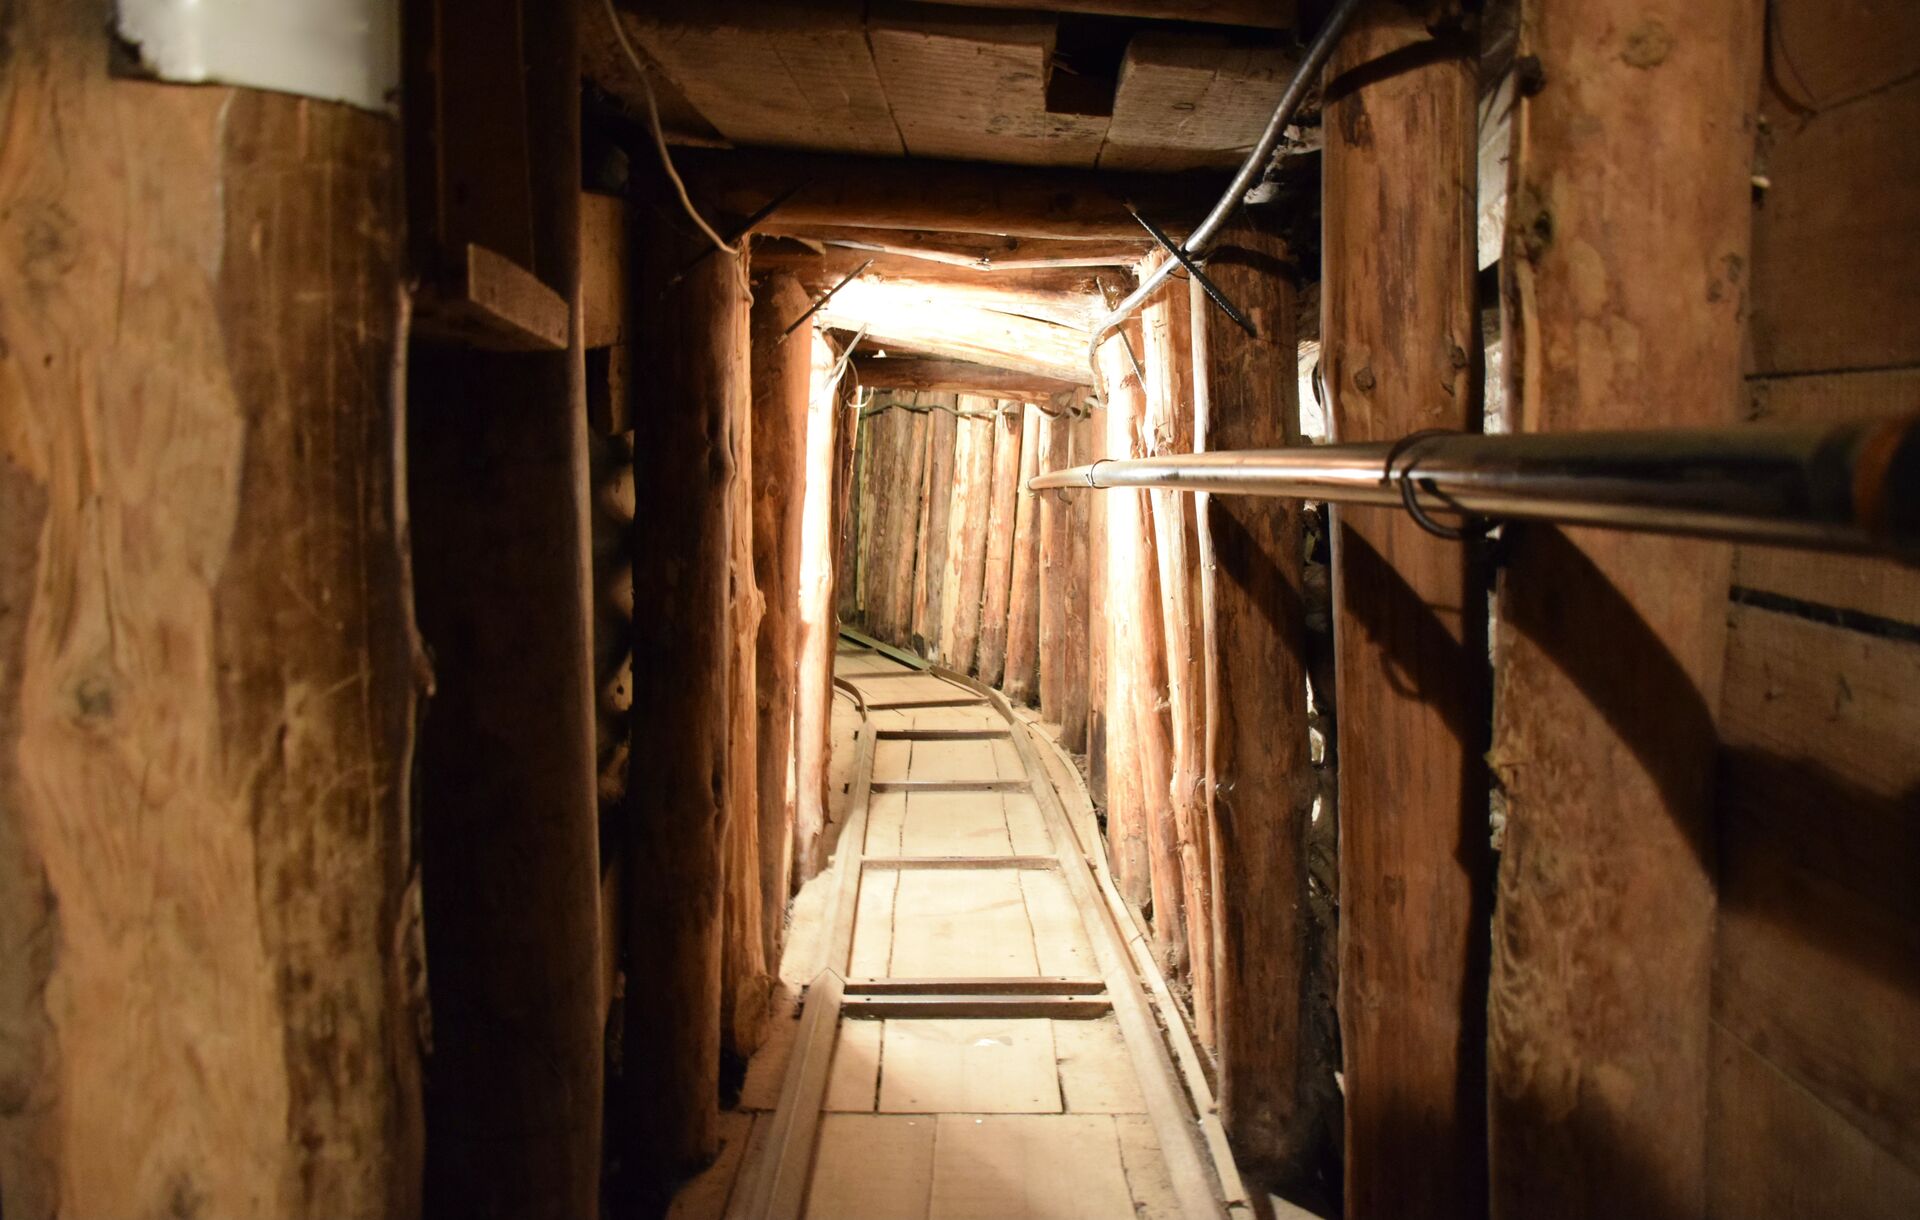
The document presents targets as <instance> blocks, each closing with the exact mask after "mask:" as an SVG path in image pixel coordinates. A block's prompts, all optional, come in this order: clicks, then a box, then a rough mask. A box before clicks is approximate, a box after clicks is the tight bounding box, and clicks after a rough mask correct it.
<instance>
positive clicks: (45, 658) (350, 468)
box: [0, 0, 592, 1218]
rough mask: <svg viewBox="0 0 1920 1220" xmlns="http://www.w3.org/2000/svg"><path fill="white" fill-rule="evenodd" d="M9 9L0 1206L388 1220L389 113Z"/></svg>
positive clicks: (411, 1171) (404, 1000)
mask: <svg viewBox="0 0 1920 1220" xmlns="http://www.w3.org/2000/svg"><path fill="white" fill-rule="evenodd" d="M6 23H7V44H6V45H7V49H6V51H5V53H4V54H5V68H4V71H0V110H4V112H5V113H6V114H7V116H8V120H7V122H8V135H7V137H6V142H5V143H6V151H5V154H4V158H5V161H6V170H5V173H4V174H3V175H0V232H4V233H5V235H6V236H5V244H6V250H7V253H6V255H5V256H4V257H0V301H4V302H6V305H5V308H4V309H0V353H4V354H0V387H4V388H0V929H4V934H3V935H0V1079H3V1080H4V1081H5V1084H4V1085H0V1092H4V1094H5V1095H6V1100H5V1101H4V1102H0V1196H4V1202H0V1209H4V1211H5V1213H6V1215H7V1216H9V1217H16V1216H17V1217H41V1216H55V1215H61V1216H135V1215H162V1214H168V1213H176V1214H177V1213H178V1212H179V1211H180V1210H181V1209H183V1208H188V1209H192V1210H196V1211H198V1212H200V1213H202V1214H206V1215H242V1214H254V1215H267V1214H270V1215H276V1216H288V1217H313V1218H318V1217H326V1216H339V1215H392V1216H398V1217H406V1216H412V1215H417V1214H418V1212H419V1207H420V1164H421V1147H420V1140H421V1125H420V1110H419V1107H420V1092H419V1089H420V1085H419V1062H418V1050H417V1042H416V1036H415V1031H416V1029H417V1026H418V1022H419V1020H420V1019H421V1018H422V1017H423V1016H424V1014H423V1013H421V1012H419V1011H416V1004H417V1003H418V1001H419V1000H420V999H423V998H424V997H418V996H417V995H416V994H415V993H414V992H413V990H412V989H411V987H410V986H409V980H410V979H414V978H417V977H418V976H417V975H416V974H415V973H414V971H415V970H417V968H418V966H419V964H420V960H421V959H420V943H419V930H418V922H417V912H418V907H417V903H418V898H419V891H418V889H417V888H415V887H414V886H413V885H412V884H411V882H412V881H413V880H414V866H413V859H412V835H411V829H410V828H411V807H412V800H411V790H410V787H409V780H410V776H411V772H412V765H411V764H412V759H413V735H414V728H415V712H416V705H417V696H416V690H417V684H418V683H420V682H422V681H424V679H425V669H424V661H423V660H422V659H419V657H418V653H417V651H416V647H415V643H414V638H413V633H412V620H411V590H410V588H409V585H408V571H407V557H406V503H405V499H404V495H403V494H402V493H403V489H404V487H405V486H406V484H405V479H404V472H403V471H402V469H401V463H402V460H403V457H404V454H405V445H404V443H403V434H402V432H401V429H402V428H403V427H404V423H403V421H404V419H405V413H404V412H403V411H402V409H401V389H402V387H401V386H400V385H399V384H398V382H397V379H396V378H395V377H394V376H393V370H395V369H396V368H398V367H400V364H399V361H398V360H397V356H398V354H399V353H398V350H397V349H398V344H399V343H400V342H401V341H402V337H403V335H404V333H405V327H406V321H405V316H404V311H403V310H402V309H401V296H400V292H399V286H400V284H401V282H402V276H403V275H404V266H403V261H404V260H403V257H402V253H403V252H402V248H401V242H400V233H401V219H400V216H399V215H398V212H399V208H398V203H399V193H398V144H399V140H398V138H397V133H396V131H395V129H394V124H393V123H392V122H391V121H390V120H388V119H386V118H383V117H379V116H375V115H370V114H366V113H363V112H360V111H357V110H354V109H350V108H348V107H346V106H340V105H331V104H323V103H319V102H314V101H309V100H307V99H304V98H296V97H290V96H288V95H285V94H280V93H267V92H262V91H257V90H251V89H234V88H227V87H225V86H219V85H207V86H198V87H191V86H180V85H159V84H153V83H150V82H147V81H142V80H135V79H126V78H121V79H116V78H115V77H113V76H111V75H110V74H109V71H108V57H107V55H106V54H105V46H104V41H105V36H104V34H103V29H102V25H101V10H99V9H98V8H97V7H96V6H94V5H90V4H79V3H71V2H68V0H29V2H26V3H20V4H16V5H13V6H11V8H10V10H9V13H8V16H7V18H6ZM342 318H349V319H352V320H353V322H352V325H347V326H343V325H341V319H342ZM469 422H471V421H469ZM563 596H564V595H563ZM583 655H584V654H583ZM589 765H590V764H589ZM582 884H583V885H586V886H588V887H589V888H590V887H591V879H590V878H589V879H585V880H583V882H582ZM542 926H543V927H547V926H551V925H546V924H543V925H542ZM584 981H585V982H586V984H587V985H588V986H589V987H590V986H591V982H592V978H591V970H590V969H589V971H588V974H587V978H586V979H585V980H584ZM568 1066H571V1064H570V1063H569V1064H568ZM349 1067H350V1068H351V1070H349Z"/></svg>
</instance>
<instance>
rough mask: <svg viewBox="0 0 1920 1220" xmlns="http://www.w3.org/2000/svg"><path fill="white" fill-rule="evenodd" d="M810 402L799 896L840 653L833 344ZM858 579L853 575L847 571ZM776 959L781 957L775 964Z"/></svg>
mask: <svg viewBox="0 0 1920 1220" xmlns="http://www.w3.org/2000/svg"><path fill="white" fill-rule="evenodd" d="M813 349H814V359H813V370H812V371H813V376H812V378H811V387H810V389H809V399H808V403H807V445H806V471H805V477H804V480H803V485H804V486H805V488H806V491H805V504H804V505H803V507H802V508H801V523H800V676H799V680H798V683H797V685H796V689H795V693H794V714H793V759H794V762H793V789H794V811H793V835H792V842H793V848H792V859H793V867H792V876H791V880H790V882H789V884H790V886H791V888H792V889H793V890H797V889H799V887H800V886H802V885H804V884H806V883H807V882H808V881H809V880H811V879H812V878H813V876H814V874H815V873H818V872H819V871H820V863H821V862H820V835H821V832H822V831H824V830H825V829H826V824H827V763H828V757H829V743H830V734H831V732H832V727H833V653H834V645H835V643H836V641H837V639H838V633H837V632H836V630H835V626H834V615H833V602H834V583H835V580H836V577H837V576H838V573H836V572H835V570H834V555H835V531H834V518H835V516H836V511H835V509H836V502H837V501H838V500H839V499H840V493H841V491H842V490H843V480H842V479H841V478H840V477H839V474H838V472H837V471H836V470H835V466H836V460H835V459H836V457H837V454H838V446H839V444H840V440H841V438H840V435H839V433H840V430H841V426H842V425H841V419H842V417H843V416H845V415H847V414H848V413H847V412H845V411H843V410H841V407H840V403H841V394H842V393H843V389H844V387H845V385H846V382H847V378H846V376H845V375H844V374H843V375H842V377H841V380H840V382H839V383H838V384H829V383H828V382H827V381H826V376H827V372H828V370H829V369H830V368H831V364H829V365H828V368H827V369H823V368H822V367H821V362H822V361H823V360H824V361H829V362H831V361H833V360H835V359H837V357H836V356H835V353H834V350H833V348H832V347H831V346H830V345H828V344H827V343H826V342H824V341H821V340H815V342H814V344H813ZM845 573H846V575H845V579H847V580H849V581H851V580H852V578H853V574H852V571H851V569H846V570H845ZM776 960H777V959H776Z"/></svg>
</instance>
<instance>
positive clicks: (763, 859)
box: [752, 274, 813, 968]
mask: <svg viewBox="0 0 1920 1220" xmlns="http://www.w3.org/2000/svg"><path fill="white" fill-rule="evenodd" d="M754 305H755V309H754V314H753V332H754V333H753V342H754V348H753V368H752V375H753V391H754V393H753V568H754V576H755V579H756V580H757V581H758V583H759V585H760V594H761V597H762V599H763V601H764V605H765V611H766V617H765V618H763V619H761V621H760V637H759V663H758V669H757V674H756V679H755V681H756V683H757V685H758V689H759V706H760V728H759V732H760V741H759V745H758V747H757V748H758V750H759V755H760V767H759V785H760V792H759V795H758V798H757V799H758V801H759V806H760V875H761V879H762V881H761V904H762V911H761V914H762V918H763V919H764V920H765V924H766V960H767V964H768V966H770V967H773V968H777V967H778V965H779V962H780V946H781V943H782V941H783V939H784V929H785V928H786V922H787V896H788V890H787V883H788V878H789V876H790V875H791V874H792V871H793V867H792V865H793V858H792V844H793V802H794V795H793V791H792V783H791V779H790V776H789V772H790V771H791V769H792V767H793V761H794V723H795V718H794V707H795V704H794V693H795V687H794V683H795V681H796V679H797V678H798V676H799V672H800V668H799V667H800V656H799V648H800V630H801V628H800V539H801V529H802V515H803V510H804V508H805V504H806V490H807V484H806V475H807V417H808V411H809V408H808V395H809V393H810V392H811V384H812V380H813V330H812V328H811V327H801V328H800V329H799V330H796V331H794V332H793V333H792V334H790V335H786V336H784V337H783V336H782V335H781V334H780V331H781V330H782V329H784V328H785V327H786V326H787V324H788V323H789V322H791V321H792V320H793V319H794V318H796V317H798V316H799V315H800V314H801V313H803V312H805V311H806V307H807V294H806V292H805V291H804V290H803V289H802V288H801V287H800V284H799V281H797V280H795V279H794V278H792V277H791V276H788V275H783V274H775V275H772V276H770V277H768V278H767V280H766V281H765V282H764V285H763V287H762V289H761V292H760V293H759V294H757V295H756V297H755V300H754Z"/></svg>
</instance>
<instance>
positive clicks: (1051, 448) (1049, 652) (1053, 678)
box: [1035, 414, 1072, 724]
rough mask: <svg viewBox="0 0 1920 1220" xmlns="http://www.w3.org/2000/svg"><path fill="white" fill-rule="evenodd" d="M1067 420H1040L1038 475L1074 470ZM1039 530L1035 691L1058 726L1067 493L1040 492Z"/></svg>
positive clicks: (1044, 714) (1050, 417) (1063, 690)
mask: <svg viewBox="0 0 1920 1220" xmlns="http://www.w3.org/2000/svg"><path fill="white" fill-rule="evenodd" d="M1069 422H1070V421H1068V420H1066V419H1063V418H1061V417H1059V416H1057V415H1052V414H1048V415H1043V416H1041V419H1040V466H1039V470H1040V473H1041V474H1048V473H1051V472H1052V471H1055V470H1064V469H1066V468H1067V467H1068V466H1070V465H1072V462H1071V461H1070V460H1069V459H1070V457H1071V449H1070V447H1069V446H1070V442H1069V440H1068V439H1067V426H1068V423H1069ZM1039 505H1040V511H1039V513H1038V514H1037V522H1036V524H1037V526H1038V533H1039V535H1040V539H1039V549H1040V571H1039V577H1040V581H1039V584H1040V588H1039V594H1040V596H1039V602H1040V628H1039V641H1040V643H1039V650H1040V655H1039V660H1038V664H1037V666H1036V677H1037V684H1036V691H1035V693H1036V694H1037V695H1038V703H1039V706H1040V715H1041V717H1042V718H1043V719H1045V720H1049V721H1051V722H1053V723H1054V724H1058V723H1060V703H1061V699H1062V698H1063V697H1064V695H1065V693H1066V687H1065V685H1064V683H1063V682H1062V681H1061V679H1062V677H1063V676H1064V675H1063V670H1064V665H1063V663H1064V661H1065V660H1066V654H1065V652H1064V651H1063V650H1064V649H1065V647H1066V639H1065V637H1066V633H1067V602H1066V595H1067V588H1066V586H1067V503H1066V493H1063V492H1059V491H1045V492H1041V493H1039Z"/></svg>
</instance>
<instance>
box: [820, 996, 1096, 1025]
mask: <svg viewBox="0 0 1920 1220" xmlns="http://www.w3.org/2000/svg"><path fill="white" fill-rule="evenodd" d="M1112 1011H1113V1001H1112V1000H1110V999H1108V998H1107V997H1106V996H1104V995H885V996H848V997H847V998H846V1001H845V1002H844V1003H843V1004H842V1005H841V1009H840V1012H841V1015H843V1016H848V1017H869V1018H872V1017H888V1018H892V1019H894V1020H900V1019H912V1020H924V1019H928V1018H934V1017H939V1018H944V1019H964V1018H968V1017H983V1018H994V1019H999V1020H1012V1019H1014V1018H1018V1017H1051V1018H1053V1019H1055V1020H1075V1019H1079V1020H1087V1019H1091V1018H1093V1017H1104V1016H1106V1015H1107V1014H1108V1013H1109V1012H1112Z"/></svg>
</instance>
